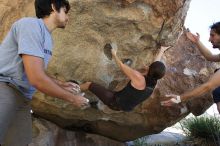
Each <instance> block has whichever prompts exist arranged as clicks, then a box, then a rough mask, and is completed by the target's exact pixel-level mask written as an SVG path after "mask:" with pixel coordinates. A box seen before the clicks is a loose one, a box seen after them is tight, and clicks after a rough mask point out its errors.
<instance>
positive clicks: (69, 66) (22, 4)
mask: <svg viewBox="0 0 220 146" xmlns="http://www.w3.org/2000/svg"><path fill="white" fill-rule="evenodd" d="M189 3H190V0H178V1H171V0H156V1H155V0H107V1H106V0H83V1H78V0H70V4H71V10H70V12H69V17H70V21H69V24H68V25H67V27H66V29H65V30H61V29H60V30H56V31H55V32H54V33H53V35H54V43H55V47H54V51H53V57H52V60H51V62H50V64H49V67H48V70H47V72H48V74H50V75H51V76H53V77H56V78H57V79H60V80H70V79H75V80H77V81H79V82H85V81H93V82H96V83H99V84H101V85H103V86H105V87H106V88H109V89H112V90H119V89H121V88H122V87H124V86H125V85H126V83H127V78H126V77H125V75H123V73H122V72H121V71H120V70H119V68H118V66H117V65H116V64H115V62H114V61H112V60H110V59H109V58H108V57H107V56H106V54H105V52H104V48H105V46H106V45H107V44H109V43H111V42H115V43H117V45H118V47H119V50H118V55H119V57H120V58H121V59H131V60H132V61H133V63H132V65H131V67H132V68H136V69H137V68H140V67H141V66H142V65H143V64H147V65H149V64H150V63H151V62H152V61H153V59H154V57H155V54H156V52H157V50H158V49H157V48H158V47H159V46H160V45H173V46H174V47H173V48H171V49H170V50H168V51H167V52H166V53H165V56H164V62H165V63H166V66H167V74H166V76H165V77H164V78H163V79H161V80H160V81H159V84H158V87H157V89H156V90H155V92H154V94H153V95H152V96H151V97H150V98H149V99H147V100H146V101H144V102H143V103H142V104H140V105H139V106H137V107H136V108H135V109H134V110H133V111H132V112H115V111H112V110H110V109H108V108H107V107H106V106H103V105H102V108H101V109H96V108H92V107H90V108H88V109H85V110H81V109H77V108H75V107H74V106H73V105H71V104H70V103H68V102H66V101H63V100H60V99H57V98H54V97H49V96H47V95H45V94H42V93H40V92H37V93H36V94H35V96H34V98H33V102H32V106H33V111H34V113H35V114H36V115H38V116H41V117H42V118H45V119H47V120H50V121H52V122H54V123H56V124H57V125H59V126H61V127H62V128H66V129H68V130H83V131H85V132H90V133H96V134H100V135H103V136H106V137H109V138H112V139H115V140H120V141H128V140H133V139H136V138H138V137H142V136H144V135H148V134H153V133H158V132H160V131H162V130H163V129H165V128H166V127H168V126H171V125H172V124H174V123H176V122H178V121H179V120H181V119H182V118H184V117H185V116H186V115H187V114H189V113H190V112H192V113H194V114H195V115H200V114H202V113H203V112H204V111H205V110H206V109H207V108H208V107H209V106H210V105H211V104H212V99H211V96H210V94H207V95H204V96H203V97H201V98H198V99H195V100H191V101H189V102H187V103H186V104H181V105H178V106H175V107H173V108H165V107H162V106H161V105H160V101H161V100H164V95H165V94H168V93H176V94H180V93H183V92H184V91H186V90H190V89H193V88H194V87H195V86H198V85H199V84H201V83H203V82H205V81H206V80H207V78H208V77H209V76H210V74H211V73H212V71H213V69H212V68H211V66H212V64H211V63H210V62H206V61H205V59H204V58H203V57H201V56H200V54H199V53H198V51H197V49H196V47H195V46H193V45H192V44H191V43H190V42H189V41H188V40H186V37H185V35H184V34H183V30H184V27H183V24H184V20H185V17H186V13H187V10H188V7H189ZM0 8H1V9H2V13H1V14H0V20H1V27H0V31H1V32H2V35H1V36H0V39H1V40H2V39H3V37H4V36H5V35H6V32H7V31H8V29H9V28H10V25H11V24H12V22H14V21H15V20H17V19H18V18H20V17H22V16H33V15H34V10H33V0H30V1H27V0H25V1H24V0H13V1H9V0H5V1H4V2H0ZM12 12H13V13H12ZM181 34H183V35H182V36H181ZM180 36H181V37H180ZM85 97H87V98H88V99H90V101H94V102H95V101H98V99H97V98H96V97H95V96H94V95H93V94H91V93H89V92H86V95H85Z"/></svg>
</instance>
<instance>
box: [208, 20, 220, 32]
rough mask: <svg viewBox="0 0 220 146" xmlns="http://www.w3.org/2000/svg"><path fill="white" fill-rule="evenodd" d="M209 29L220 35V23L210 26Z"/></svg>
mask: <svg viewBox="0 0 220 146" xmlns="http://www.w3.org/2000/svg"><path fill="white" fill-rule="evenodd" d="M210 28H211V29H212V30H214V31H215V32H216V33H217V34H219V35H220V22H216V23H214V24H212V25H211V26H210Z"/></svg>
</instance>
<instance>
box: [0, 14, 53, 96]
mask: <svg viewBox="0 0 220 146" xmlns="http://www.w3.org/2000/svg"><path fill="white" fill-rule="evenodd" d="M52 47H53V40H52V36H51V33H50V32H49V31H48V29H47V27H46V25H45V24H44V22H43V20H42V19H37V18H22V19H20V20H18V21H16V22H15V23H14V24H13V25H12V27H11V29H10V31H9V33H8V34H7V36H6V37H5V39H4V40H3V42H2V44H1V46H0V81H1V82H10V83H12V84H14V85H15V86H16V87H17V88H18V90H20V91H21V92H22V93H23V94H24V95H25V96H26V97H27V98H32V95H33V94H34V92H35V88H34V87H33V86H31V85H30V83H29V81H28V79H27V76H26V74H25V71H24V65H23V62H22V58H21V56H20V55H21V54H26V55H31V56H36V57H40V58H43V60H44V64H45V68H46V67H47V64H48V62H49V59H50V57H51V56H52Z"/></svg>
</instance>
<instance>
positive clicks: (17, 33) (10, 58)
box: [0, 0, 88, 146]
mask: <svg viewBox="0 0 220 146" xmlns="http://www.w3.org/2000/svg"><path fill="white" fill-rule="evenodd" d="M69 9H70V5H69V2H68V1H67V0H54V1H51V0H35V10H36V16H37V17H38V18H22V19H20V20H18V21H16V22H15V23H14V24H13V25H12V27H11V29H10V31H9V33H8V34H7V36H6V37H5V39H4V40H3V42H2V44H1V46H0V145H1V144H4V145H9V146H14V145H16V146H24V145H27V144H29V143H30V142H31V138H32V136H31V131H32V126H31V114H30V105H29V101H30V100H31V98H32V95H33V93H34V92H35V88H36V89H38V90H39V91H41V92H43V93H45V94H48V95H50V96H53V97H58V98H61V99H64V100H67V101H69V102H71V103H72V104H73V105H74V106H76V107H82V106H86V105H87V104H88V99H86V98H84V97H82V96H78V95H74V94H72V92H74V90H77V89H78V88H79V86H78V85H76V84H74V83H70V82H61V81H57V80H55V79H52V78H50V77H49V76H48V75H47V74H46V73H45V68H46V66H47V64H48V61H49V59H50V57H51V55H52V47H53V41H52V37H51V33H52V31H53V30H54V29H56V28H65V26H66V24H67V21H68V16H67V13H68V11H69Z"/></svg>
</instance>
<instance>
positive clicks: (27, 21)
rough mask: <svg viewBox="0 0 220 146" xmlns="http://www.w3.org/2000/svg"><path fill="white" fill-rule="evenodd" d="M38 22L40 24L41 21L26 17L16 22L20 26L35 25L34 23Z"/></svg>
mask: <svg viewBox="0 0 220 146" xmlns="http://www.w3.org/2000/svg"><path fill="white" fill-rule="evenodd" d="M38 22H39V19H38V18H34V17H24V18H21V19H19V20H18V21H16V23H19V24H26V23H28V24H29V23H31V24H34V23H38Z"/></svg>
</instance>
